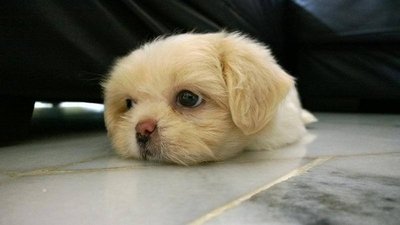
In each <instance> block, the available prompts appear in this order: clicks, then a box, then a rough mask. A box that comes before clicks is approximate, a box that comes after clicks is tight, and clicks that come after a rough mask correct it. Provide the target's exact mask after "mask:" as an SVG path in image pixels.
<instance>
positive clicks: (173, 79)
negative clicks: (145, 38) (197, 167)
mask: <svg viewBox="0 0 400 225" xmlns="http://www.w3.org/2000/svg"><path fill="white" fill-rule="evenodd" d="M103 86H104V97H105V122H106V126H107V130H108V134H109V137H110V138H111V141H112V143H113V146H114V148H115V150H116V151H117V152H118V153H119V154H120V155H122V156H124V157H134V158H145V159H151V160H160V161H167V162H174V163H178V164H182V165H190V164H195V163H199V162H204V161H215V160H223V159H226V158H229V157H231V156H234V155H236V154H237V153H239V152H241V151H242V150H244V149H254V150H261V149H272V148H277V147H280V146H283V145H286V144H289V143H292V142H295V141H296V140H298V139H299V138H300V137H301V136H302V135H303V134H304V133H305V132H306V130H305V126H304V125H305V124H306V123H309V122H313V121H315V118H314V117H313V116H312V115H311V114H310V113H308V112H306V111H304V110H302V108H301V105H300V102H299V99H298V96H297V91H296V89H295V87H294V80H293V78H292V77H291V76H290V75H288V74H287V73H286V72H285V71H284V70H283V69H282V68H281V67H280V66H279V65H278V64H277V63H276V61H275V60H274V58H273V57H272V56H271V53H270V51H269V50H268V49H267V48H266V47H265V46H263V45H262V44H260V43H257V42H255V41H254V40H252V39H250V38H248V37H246V36H243V35H241V34H238V33H225V32H220V33H210V34H181V35H175V36H170V37H167V38H159V39H156V40H155V41H153V42H151V43H148V44H145V45H143V46H142V47H140V48H139V49H137V50H135V51H133V52H132V53H131V54H129V55H128V56H126V57H124V58H121V59H119V60H118V61H117V62H116V64H115V66H114V67H113V69H112V71H111V73H110V76H109V77H108V79H107V81H106V82H104V84H103ZM181 90H190V91H191V92H193V93H196V94H198V95H199V96H201V97H203V99H204V102H203V103H202V104H201V105H199V106H198V107H195V108H187V107H182V106H180V105H179V104H177V94H178V93H179V92H180V91H181ZM127 99H131V100H132V101H133V102H134V103H133V106H132V108H130V109H129V108H127V106H126V100H127ZM149 119H150V120H154V121H157V125H156V130H155V132H153V133H152V134H151V138H150V140H149V142H148V143H147V144H146V147H143V146H140V145H139V144H138V141H137V137H136V131H135V127H136V126H137V124H138V123H140V122H141V121H145V120H149ZM144 151H145V152H146V153H150V154H147V155H144V154H143V152H144Z"/></svg>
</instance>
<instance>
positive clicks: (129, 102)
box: [125, 98, 134, 110]
mask: <svg viewBox="0 0 400 225" xmlns="http://www.w3.org/2000/svg"><path fill="white" fill-rule="evenodd" d="M125 104H126V108H127V109H128V110H129V109H131V108H132V107H133V104H134V102H133V100H132V99H129V98H128V99H126V100H125Z"/></svg>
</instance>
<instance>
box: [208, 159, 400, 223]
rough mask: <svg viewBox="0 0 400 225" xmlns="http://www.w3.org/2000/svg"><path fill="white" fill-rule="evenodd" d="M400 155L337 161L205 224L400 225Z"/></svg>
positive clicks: (278, 186)
mask: <svg viewBox="0 0 400 225" xmlns="http://www.w3.org/2000/svg"><path fill="white" fill-rule="evenodd" d="M398 171H400V154H389V155H378V156H358V157H348V158H337V159H334V160H331V161H328V162H326V163H325V164H323V165H320V166H318V167H315V168H313V169H312V170H311V171H309V172H308V173H306V174H304V175H301V176H298V177H294V178H292V179H290V180H288V181H286V182H284V183H280V184H278V185H276V186H274V187H272V188H270V189H268V190H266V191H264V192H261V193H259V194H257V195H255V196H253V197H252V198H251V199H249V200H248V201H246V202H244V203H242V204H241V205H240V206H239V207H236V208H233V209H231V210H228V211H226V212H225V213H224V214H222V215H220V216H218V217H216V218H214V219H212V220H210V221H208V223H206V224H267V223H268V224H399V221H400V179H399V178H400V173H399V172H398Z"/></svg>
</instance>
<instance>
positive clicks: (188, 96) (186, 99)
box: [176, 90, 203, 108]
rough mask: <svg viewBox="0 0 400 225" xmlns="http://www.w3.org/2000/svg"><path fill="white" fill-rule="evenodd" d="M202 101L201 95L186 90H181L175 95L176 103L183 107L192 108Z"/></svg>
mask: <svg viewBox="0 0 400 225" xmlns="http://www.w3.org/2000/svg"><path fill="white" fill-rule="evenodd" d="M202 102H203V98H202V97H201V96H198V95H196V94H195V93H193V92H191V91H188V90H183V91H181V92H179V93H178V95H177V96H176V103H177V104H178V105H180V106H183V107H189V108H194V107H197V106H199V105H200V104H201V103H202Z"/></svg>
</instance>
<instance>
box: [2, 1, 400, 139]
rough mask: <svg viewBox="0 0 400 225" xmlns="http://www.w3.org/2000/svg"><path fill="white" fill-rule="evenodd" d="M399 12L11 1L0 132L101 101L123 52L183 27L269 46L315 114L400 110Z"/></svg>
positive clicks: (350, 7) (322, 6) (380, 6)
mask: <svg viewBox="0 0 400 225" xmlns="http://www.w3.org/2000/svg"><path fill="white" fill-rule="evenodd" d="M399 12H400V1H398V0H353V1H350V0H324V1H322V0H292V1H289V0H220V1H218V0H202V1H199V0H142V1H140V0H68V1H67V0H54V1H47V0H30V1H24V0H14V1H11V0H8V1H5V2H2V4H0V57H1V58H0V59H1V66H0V130H1V131H0V132H2V133H1V135H0V136H3V137H4V136H7V137H10V136H12V135H15V134H17V133H19V132H20V130H23V129H25V128H26V125H27V124H29V120H30V115H31V112H32V108H33V102H34V101H38V100H40V101H51V102H60V101H89V102H101V101H102V94H101V88H100V86H99V82H100V81H101V80H102V79H103V78H104V76H105V74H107V71H108V70H109V68H110V66H111V65H112V62H113V61H114V59H115V58H116V57H119V56H123V55H125V54H127V53H128V52H129V51H131V50H132V49H134V48H135V47H137V46H139V45H141V44H142V43H144V42H146V41H148V40H151V39H153V38H155V37H157V36H159V35H164V34H173V33H182V32H186V31H196V32H210V31H218V30H221V29H225V30H228V31H241V32H243V33H246V34H249V35H250V36H252V37H254V38H256V39H258V40H259V41H262V42H264V43H266V44H267V45H269V46H270V48H271V49H272V51H273V53H274V54H275V55H276V57H277V59H278V61H279V62H280V64H281V65H282V66H283V67H284V68H285V69H286V70H287V71H289V73H290V74H292V75H293V76H295V77H296V78H297V83H298V88H299V91H300V94H301V98H302V101H303V104H304V106H305V107H306V108H308V109H310V110H312V111H333V112H338V111H340V112H379V113H399V112H400V13H399ZM14 131H15V132H14Z"/></svg>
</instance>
